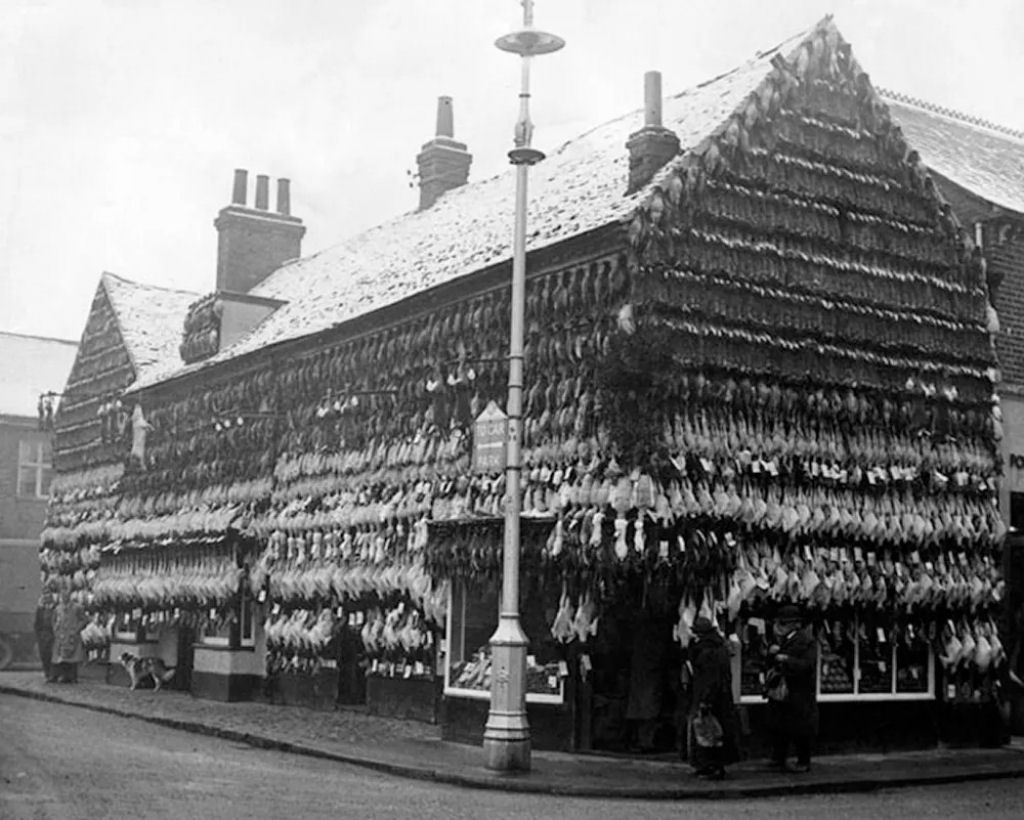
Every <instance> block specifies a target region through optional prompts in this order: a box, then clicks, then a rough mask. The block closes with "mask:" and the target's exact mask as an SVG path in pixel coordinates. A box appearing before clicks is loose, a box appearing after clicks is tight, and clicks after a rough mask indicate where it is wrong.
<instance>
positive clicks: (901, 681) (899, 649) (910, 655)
mask: <svg viewBox="0 0 1024 820" xmlns="http://www.w3.org/2000/svg"><path fill="white" fill-rule="evenodd" d="M930 659H931V653H930V648H929V646H928V639H927V637H925V636H924V635H922V634H921V633H920V632H918V631H917V630H915V629H914V628H913V626H907V627H905V628H904V629H903V630H902V634H901V635H900V637H899V639H898V642H897V644H896V691H897V692H927V691H928V664H929V663H930Z"/></svg>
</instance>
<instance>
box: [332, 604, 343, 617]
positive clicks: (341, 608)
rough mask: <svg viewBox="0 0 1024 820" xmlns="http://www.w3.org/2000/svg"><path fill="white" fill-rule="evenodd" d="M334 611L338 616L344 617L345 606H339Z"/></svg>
mask: <svg viewBox="0 0 1024 820" xmlns="http://www.w3.org/2000/svg"><path fill="white" fill-rule="evenodd" d="M334 612H335V614H336V615H337V616H338V617H339V618H344V617H345V607H343V606H339V607H338V608H337V609H336V610H335V611H334Z"/></svg>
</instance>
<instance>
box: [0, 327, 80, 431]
mask: <svg viewBox="0 0 1024 820" xmlns="http://www.w3.org/2000/svg"><path fill="white" fill-rule="evenodd" d="M77 350H78V345H77V344H75V343H74V342H71V341H67V340H65V339H47V338H43V337H41V336H22V335H21V334H18V333H5V332H2V331H0V415H5V416H29V417H31V418H35V417H36V412H37V405H38V403H39V396H40V394H41V393H47V392H50V391H53V392H54V393H60V392H61V391H62V390H63V389H64V385H65V383H66V382H67V380H68V375H69V374H70V373H71V367H72V365H74V363H75V353H76V352H77Z"/></svg>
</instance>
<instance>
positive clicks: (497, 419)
mask: <svg viewBox="0 0 1024 820" xmlns="http://www.w3.org/2000/svg"><path fill="white" fill-rule="evenodd" d="M507 441H508V416H506V415H505V413H504V411H502V409H501V408H500V407H498V405H497V404H495V403H494V402H493V401H492V402H490V403H488V405H487V407H485V408H484V410H483V412H482V413H481V414H480V415H479V416H477V417H476V421H474V422H473V472H474V473H500V472H501V471H502V470H504V469H505V455H506V453H507V449H508V448H507Z"/></svg>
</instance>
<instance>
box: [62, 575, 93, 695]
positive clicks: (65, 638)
mask: <svg viewBox="0 0 1024 820" xmlns="http://www.w3.org/2000/svg"><path fill="white" fill-rule="evenodd" d="M87 623H88V621H87V619H86V617H85V610H83V609H82V606H81V605H80V604H79V603H77V602H76V601H73V600H71V593H70V591H68V590H66V589H65V590H61V593H60V599H59V600H58V603H57V611H56V612H55V613H54V620H53V632H54V647H53V662H54V663H55V664H59V665H60V673H59V674H60V678H59V680H60V682H61V683H77V682H78V664H80V663H81V662H82V661H84V660H85V647H84V646H83V645H82V630H83V629H84V628H85V626H86V624H87Z"/></svg>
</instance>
